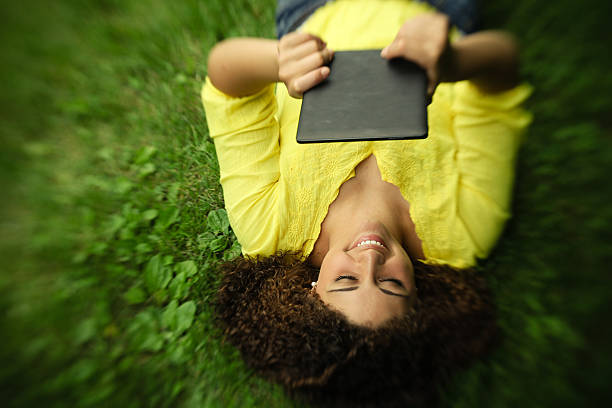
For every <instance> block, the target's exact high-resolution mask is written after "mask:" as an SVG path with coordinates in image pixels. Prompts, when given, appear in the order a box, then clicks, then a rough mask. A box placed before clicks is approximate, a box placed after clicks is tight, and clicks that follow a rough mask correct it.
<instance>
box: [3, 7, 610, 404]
mask: <svg viewBox="0 0 612 408" xmlns="http://www.w3.org/2000/svg"><path fill="white" fill-rule="evenodd" d="M274 3H275V2H274V1H273V0H226V1H224V0H200V1H195V0H182V1H174V2H173V1H162V0H104V1H101V0H99V1H93V0H92V1H86V0H70V1H68V0H65V1H60V2H43V1H37V0H24V1H22V2H18V3H12V4H6V5H2V15H3V19H2V20H3V24H2V27H1V28H0V32H1V33H2V37H1V38H2V50H3V52H2V56H1V59H2V60H1V62H2V63H1V64H0V73H1V74H2V76H1V78H2V81H1V84H0V115H1V116H0V118H1V126H0V137H1V141H2V149H1V150H0V183H1V185H0V186H1V187H2V191H3V192H4V197H5V198H4V199H3V200H1V201H0V208H1V213H0V214H1V218H0V221H1V222H0V242H1V245H0V254H1V255H0V259H1V260H2V271H1V274H0V310H1V314H0V335H1V338H2V343H1V344H2V346H1V347H0V357H1V361H0V384H1V385H0V389H1V390H2V397H3V399H2V400H3V401H5V402H4V404H3V405H4V406H8V407H28V406H45V407H64V406H78V407H90V406H96V407H97V406H117V407H140V406H155V407H157V406H161V407H165V406H171V407H177V406H180V407H202V406H211V407H217V406H218V407H221V406H223V407H224V406H236V407H249V406H266V407H268V406H293V405H295V403H294V402H293V401H292V400H291V399H289V398H288V397H287V396H285V395H284V393H283V392H282V390H281V389H280V388H279V387H277V386H274V385H272V384H269V383H266V382H265V381H263V380H261V379H259V378H257V377H256V376H255V375H253V374H252V373H251V372H250V371H249V370H248V369H246V368H245V366H244V365H243V364H242V362H241V360H240V357H239V355H238V354H237V353H236V351H235V350H233V349H232V348H231V347H229V346H228V345H224V344H223V343H222V341H221V339H220V337H219V332H218V330H217V328H216V327H215V325H214V316H213V314H212V312H211V302H212V300H213V298H214V296H215V288H216V287H217V283H218V278H219V277H218V276H215V275H214V274H213V273H212V272H211V271H210V269H211V265H213V264H214V263H215V262H218V261H219V260H220V259H227V258H229V257H233V256H236V255H237V254H238V253H239V251H240V248H239V246H238V244H237V242H236V240H235V237H234V236H233V234H232V232H231V230H230V229H229V225H228V221H227V216H226V214H225V211H224V210H223V201H222V194H221V189H220V187H219V184H218V165H217V162H216V156H215V152H214V147H213V145H212V143H211V141H210V139H209V137H208V133H207V132H208V131H207V127H206V118H205V117H204V112H203V109H202V107H201V103H200V100H199V91H200V88H201V86H202V83H203V79H204V76H205V74H206V67H205V61H206V57H207V53H208V50H209V49H210V48H211V46H212V45H213V44H214V43H215V42H217V41H219V40H220V39H223V38H226V37H230V36H237V35H252V36H267V37H273V36H274V28H273V19H274ZM487 3H488V2H487ZM491 3H493V4H487V5H486V8H485V9H484V18H485V23H486V25H487V26H494V27H503V28H506V29H508V30H510V31H512V32H514V33H515V34H516V35H517V36H518V38H519V39H520V40H521V42H522V44H523V73H524V75H525V78H526V79H527V80H528V81H529V82H531V83H532V84H534V85H535V87H536V92H535V94H534V96H533V97H532V98H531V99H530V101H529V108H530V109H531V110H532V111H533V112H534V114H535V122H534V123H533V126H532V127H531V129H530V132H529V134H528V136H527V138H526V141H525V146H524V149H523V150H522V154H521V157H520V160H519V163H518V170H517V173H518V175H517V187H516V194H515V204H514V208H515V217H514V218H513V220H512V221H511V222H510V224H509V225H508V228H507V230H506V232H505V234H504V236H503V239H502V240H501V242H500V244H499V245H498V247H497V249H496V250H495V252H494V254H493V256H491V258H490V259H488V260H487V261H486V262H484V263H483V264H482V266H481V267H480V269H481V270H482V273H483V274H485V275H486V276H487V278H488V280H489V282H490V284H491V286H492V288H493V290H494V292H495V294H496V298H497V302H498V305H499V318H500V325H501V327H502V329H503V332H504V342H503V344H502V345H501V347H500V348H499V349H498V350H497V351H496V352H495V353H494V354H493V355H492V357H491V358H490V359H489V360H487V361H486V362H482V363H478V364H476V365H475V366H474V367H472V368H471V369H470V370H468V371H466V372H463V373H460V374H459V375H457V376H456V378H455V379H454V381H453V382H452V384H450V385H449V387H447V388H446V389H445V390H444V391H443V405H444V406H460V407H475V406H478V407H490V406H494V407H514V406H516V405H517V404H521V406H524V407H531V406H533V407H553V406H554V407H557V406H568V407H569V406H572V407H573V406H587V405H594V406H597V405H600V404H603V401H608V400H609V398H610V393H609V391H607V390H606V388H607V387H608V385H609V384H608V379H609V378H610V374H612V373H611V370H610V367H612V353H611V351H610V350H609V345H610V344H611V343H612V333H611V331H612V330H611V329H610V324H609V316H608V311H609V310H612V295H611V293H612V287H611V284H610V274H609V268H610V266H609V265H611V264H612V248H611V245H612V234H611V232H610V229H611V228H612V221H611V220H612V205H610V199H611V198H612V194H611V193H612V187H611V186H610V185H611V184H612V183H610V181H609V175H610V169H611V168H612V121H611V119H610V118H611V116H610V113H611V111H612V99H611V98H610V96H609V95H610V90H612V75H610V74H609V68H610V67H611V66H612V60H611V58H610V57H609V49H608V48H609V45H610V43H611V41H610V39H611V36H610V34H609V31H608V27H607V21H606V20H607V19H608V16H610V15H612V7H611V6H610V5H609V2H605V1H603V0H601V1H598V0H586V1H583V2H577V1H570V0H560V1H557V2H545V1H539V2H536V1H529V0H518V1H510V0H499V1H496V2H491Z"/></svg>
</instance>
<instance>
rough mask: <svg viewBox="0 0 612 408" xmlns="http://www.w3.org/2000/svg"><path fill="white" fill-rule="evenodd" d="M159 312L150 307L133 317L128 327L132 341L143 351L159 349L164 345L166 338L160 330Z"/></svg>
mask: <svg viewBox="0 0 612 408" xmlns="http://www.w3.org/2000/svg"><path fill="white" fill-rule="evenodd" d="M158 325H159V323H158V320H157V313H156V311H155V310H154V309H153V308H148V309H146V310H143V311H142V312H140V313H138V314H137V315H136V316H134V318H133V319H132V323H131V324H130V326H129V328H128V332H129V333H130V335H131V338H130V340H131V343H132V344H133V346H134V347H135V348H136V349H138V350H141V351H153V352H155V351H159V350H161V348H162V347H163V345H164V338H163V337H162V335H161V333H160V332H159V327H158Z"/></svg>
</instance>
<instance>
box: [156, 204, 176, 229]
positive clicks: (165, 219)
mask: <svg viewBox="0 0 612 408" xmlns="http://www.w3.org/2000/svg"><path fill="white" fill-rule="evenodd" d="M178 216H179V209H178V208H176V207H174V206H172V207H166V208H164V209H163V210H162V211H161V213H160V214H159V217H158V218H157V221H155V229H156V230H158V231H163V230H165V229H167V228H168V227H169V226H170V225H172V224H174V223H175V222H176V221H177V220H178Z"/></svg>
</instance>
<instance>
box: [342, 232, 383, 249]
mask: <svg viewBox="0 0 612 408" xmlns="http://www.w3.org/2000/svg"><path fill="white" fill-rule="evenodd" d="M354 248H374V249H387V246H386V245H385V241H383V239H382V238H381V237H380V236H379V235H376V234H368V235H364V236H362V237H359V238H358V239H357V240H356V241H355V242H353V245H351V247H350V249H354Z"/></svg>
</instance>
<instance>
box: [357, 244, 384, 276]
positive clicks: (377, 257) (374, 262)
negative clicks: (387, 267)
mask: <svg viewBox="0 0 612 408" xmlns="http://www.w3.org/2000/svg"><path fill="white" fill-rule="evenodd" d="M356 258H357V259H356V261H357V263H358V265H359V267H360V268H362V272H363V273H366V274H368V275H370V274H371V277H372V278H374V275H375V272H377V271H378V269H379V268H380V267H381V266H382V265H383V264H384V263H385V256H384V255H383V254H382V253H380V252H379V251H377V250H376V249H371V248H368V249H364V250H362V251H359V253H358V254H356Z"/></svg>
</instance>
